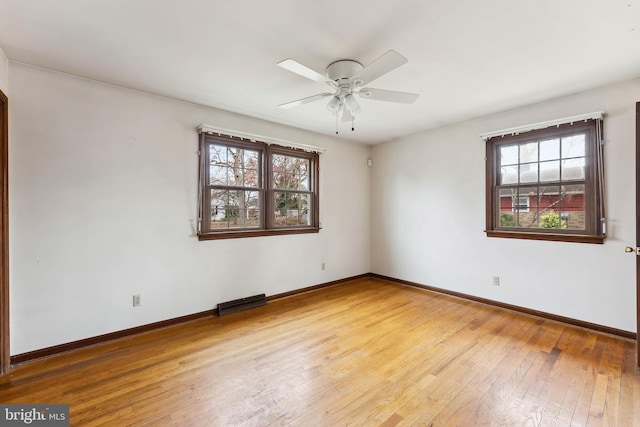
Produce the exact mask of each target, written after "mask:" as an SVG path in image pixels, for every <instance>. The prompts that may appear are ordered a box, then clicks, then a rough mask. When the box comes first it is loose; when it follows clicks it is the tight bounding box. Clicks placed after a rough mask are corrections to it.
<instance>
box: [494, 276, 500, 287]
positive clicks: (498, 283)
mask: <svg viewBox="0 0 640 427" xmlns="http://www.w3.org/2000/svg"><path fill="white" fill-rule="evenodd" d="M493 286H500V276H493Z"/></svg>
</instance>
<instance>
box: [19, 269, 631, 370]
mask: <svg viewBox="0 0 640 427" xmlns="http://www.w3.org/2000/svg"><path fill="white" fill-rule="evenodd" d="M367 277H371V278H376V279H380V280H386V281H388V282H393V283H398V284H401V285H406V286H412V287H414V288H419V289H424V290H427V291H431V292H437V293H440V294H445V295H450V296H453V297H457V298H461V299H465V300H469V301H474V302H478V303H482V304H486V305H490V306H494V307H499V308H502V309H506V310H512V311H516V312H519V313H523V314H527V315H530V316H536V317H539V318H542V319H547V320H553V321H556V322H562V323H566V324H569V325H573V326H577V327H580V328H586V329H591V330H593V331H597V332H602V333H605V334H610V335H615V336H618V337H621V338H626V339H632V340H635V339H636V337H637V334H636V333H634V332H630V331H625V330H622V329H616V328H610V327H608V326H603V325H598V324H595V323H590V322H584V321H582V320H576V319H572V318H569V317H564V316H558V315H555V314H551V313H546V312H543V311H538V310H532V309H529V308H525V307H520V306H516V305H511V304H506V303H502V302H498V301H493V300H490V299H486V298H480V297H476V296H473V295H469V294H464V293H461V292H455V291H449V290H447V289H442V288H437V287H434V286H427V285H423V284H420V283H415V282H411V281H408V280H402V279H397V278H395V277H389V276H383V275H381V274H376V273H365V274H360V275H357V276H351V277H347V278H344V279H339V280H333V281H331V282H326V283H321V284H319V285H314V286H308V287H305V288H300V289H296V290H293V291H289V292H283V293H281V294H275V295H271V296H267V301H274V300H277V299H281V298H287V297H291V296H294V295H298V294H303V293H306V292H312V291H316V290H318V289H322V288H326V287H329V286H335V285H339V284H342V283H346V282H350V281H352V280H357V279H363V278H367ZM216 314H217V310H216V309H213V310H207V311H202V312H200V313H194V314H189V315H186V316H180V317H175V318H173V319H167V320H162V321H160V322H155V323H149V324H147V325H142V326H137V327H135V328H129V329H123V330H120V331H116V332H111V333H108V334H103V335H98V336H95V337H91V338H86V339H82V340H78V341H73V342H69V343H65V344H59V345H55V346H52V347H46V348H42V349H39V350H34V351H30V352H27V353H21V354H16V355H14V356H11V358H10V363H11V366H15V365H19V364H22V363H26V362H30V361H33V360H36V359H42V358H45V357H50V356H54V355H56V354H60V353H66V352H68V351H73V350H78V349H81V348H84V347H89V346H92V345H96V344H101V343H105V342H107V341H112V340H116V339H120V338H124V337H128V336H131V335H136V334H140V333H143V332H150V331H153V330H156V329H160V328H165V327H167V326H173V325H177V324H180V323H185V322H190V321H192V320H197V319H202V318H205V317H210V316H214V315H216Z"/></svg>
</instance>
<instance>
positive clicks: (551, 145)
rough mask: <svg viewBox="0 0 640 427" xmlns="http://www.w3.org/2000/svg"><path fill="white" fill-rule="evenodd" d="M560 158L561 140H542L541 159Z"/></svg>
mask: <svg viewBox="0 0 640 427" xmlns="http://www.w3.org/2000/svg"><path fill="white" fill-rule="evenodd" d="M559 158H560V140H559V139H548V140H546V141H540V161H544V160H557V159H559Z"/></svg>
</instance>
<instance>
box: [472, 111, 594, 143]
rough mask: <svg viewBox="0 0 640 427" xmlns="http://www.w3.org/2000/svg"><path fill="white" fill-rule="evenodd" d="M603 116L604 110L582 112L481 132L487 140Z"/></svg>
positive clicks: (481, 135)
mask: <svg viewBox="0 0 640 427" xmlns="http://www.w3.org/2000/svg"><path fill="white" fill-rule="evenodd" d="M603 117H604V112H602V111H597V112H595V113H588V114H580V115H578V116H572V117H565V118H562V119H555V120H547V121H546V122H540V123H533V124H530V125H524V126H518V127H513V128H508V129H502V130H496V131H493V132H487V133H481V134H480V138H482V139H483V140H484V141H486V140H488V139H489V138H493V137H494V136H504V135H513V134H518V133H522V132H529V131H532V130H536V129H544V128H548V127H551V126H559V125H564V124H566V123H574V122H580V121H583V120H591V119H596V120H601V119H602V118H603Z"/></svg>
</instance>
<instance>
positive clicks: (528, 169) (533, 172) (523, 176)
mask: <svg viewBox="0 0 640 427" xmlns="http://www.w3.org/2000/svg"><path fill="white" fill-rule="evenodd" d="M520 182H522V183H531V182H538V163H525V164H523V165H520Z"/></svg>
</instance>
